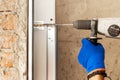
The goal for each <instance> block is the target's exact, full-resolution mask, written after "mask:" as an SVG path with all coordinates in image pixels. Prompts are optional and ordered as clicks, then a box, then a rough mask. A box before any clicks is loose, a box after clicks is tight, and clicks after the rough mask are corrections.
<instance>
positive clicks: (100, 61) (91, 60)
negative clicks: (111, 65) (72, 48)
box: [78, 38, 105, 73]
mask: <svg viewBox="0 0 120 80" xmlns="http://www.w3.org/2000/svg"><path fill="white" fill-rule="evenodd" d="M104 52H105V51H104V48H103V46H102V45H101V44H99V43H97V45H96V44H93V43H92V42H91V41H90V40H88V39H86V38H84V39H83V40H82V48H81V50H80V52H79V55H78V61H79V63H80V64H81V65H82V66H83V67H84V68H85V69H86V70H87V72H88V73H90V72H91V71H93V70H96V69H105V65H104Z"/></svg>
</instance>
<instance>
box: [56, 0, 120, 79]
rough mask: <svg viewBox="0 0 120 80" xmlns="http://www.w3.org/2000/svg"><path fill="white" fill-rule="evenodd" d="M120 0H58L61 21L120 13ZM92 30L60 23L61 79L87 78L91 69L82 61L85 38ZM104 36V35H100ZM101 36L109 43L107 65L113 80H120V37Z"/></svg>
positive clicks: (57, 15)
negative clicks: (86, 69)
mask: <svg viewBox="0 0 120 80" xmlns="http://www.w3.org/2000/svg"><path fill="white" fill-rule="evenodd" d="M119 3H120V0H56V20H57V23H71V22H72V21H74V20H77V19H92V18H106V17H120V10H119V9H120V5H119ZM89 35H90V31H84V30H76V29H74V28H72V27H70V26H67V27H58V73H57V76H58V80H84V79H86V75H87V73H86V72H85V70H84V69H83V67H82V66H81V65H79V64H78V61H77V55H78V52H79V49H80V48H81V39H82V38H83V37H88V36H89ZM99 36H100V35H99ZM100 37H102V38H103V39H102V40H100V41H99V42H101V43H102V44H103V45H104V47H105V65H106V70H107V73H108V75H110V76H111V78H112V79H113V80H120V76H119V75H120V67H119V66H120V60H119V59H120V40H119V39H118V40H117V39H111V38H105V37H103V36H100Z"/></svg>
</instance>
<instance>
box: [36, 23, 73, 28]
mask: <svg viewBox="0 0 120 80" xmlns="http://www.w3.org/2000/svg"><path fill="white" fill-rule="evenodd" d="M41 26H48V27H49V26H73V24H34V27H41Z"/></svg>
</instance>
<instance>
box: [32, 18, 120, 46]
mask: <svg viewBox="0 0 120 80" xmlns="http://www.w3.org/2000/svg"><path fill="white" fill-rule="evenodd" d="M44 25H47V26H48V25H55V26H58V27H59V26H73V27H74V28H76V29H84V30H91V35H90V37H88V39H89V40H90V41H91V42H93V43H95V44H96V43H97V40H98V39H101V38H98V37H97V33H99V34H101V35H104V36H106V37H111V38H120V18H98V19H92V20H76V21H73V23H72V24H39V25H37V24H36V25H34V26H44Z"/></svg>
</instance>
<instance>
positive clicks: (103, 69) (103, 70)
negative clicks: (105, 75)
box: [88, 68, 106, 75]
mask: <svg viewBox="0 0 120 80" xmlns="http://www.w3.org/2000/svg"><path fill="white" fill-rule="evenodd" d="M96 71H102V72H106V71H105V68H99V69H95V70H93V71H91V72H89V73H88V75H89V74H91V73H93V72H96Z"/></svg>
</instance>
